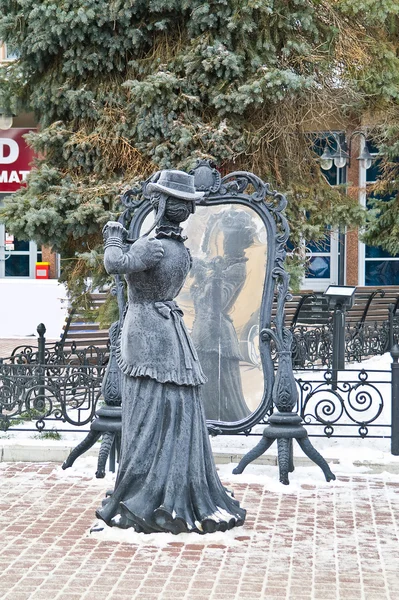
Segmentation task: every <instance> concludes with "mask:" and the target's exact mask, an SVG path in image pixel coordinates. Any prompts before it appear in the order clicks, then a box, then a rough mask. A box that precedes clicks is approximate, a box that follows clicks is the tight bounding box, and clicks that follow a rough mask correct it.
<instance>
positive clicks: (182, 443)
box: [97, 375, 245, 534]
mask: <svg viewBox="0 0 399 600" xmlns="http://www.w3.org/2000/svg"><path fill="white" fill-rule="evenodd" d="M97 516H98V517H99V518H101V519H103V520H104V521H105V522H106V523H108V524H109V525H113V526H118V527H123V528H127V527H133V528H134V529H135V530H136V531H138V532H144V533H154V532H162V531H166V532H172V533H175V534H177V533H181V532H197V533H210V532H214V531H225V530H227V529H231V528H232V527H235V526H239V525H242V524H243V523H244V520H245V510H244V509H243V508H241V507H240V506H239V503H238V501H237V500H235V499H234V498H233V497H232V496H231V495H230V493H229V492H227V490H226V489H225V488H224V487H223V485H222V483H221V481H220V479H219V477H218V474H217V472H216V467H215V463H214V461H213V456H212V450H211V446H210V442H209V437H208V432H207V428H206V422H205V417H204V413H203V409H202V404H201V395H200V387H199V386H186V385H177V384H174V383H160V382H158V381H155V380H154V379H149V378H143V377H128V376H126V375H125V376H123V399H122V442H121V455H120V463H119V470H118V475H117V479H116V484H115V489H114V491H113V493H112V494H111V495H110V496H109V497H108V498H106V499H105V500H104V501H103V507H102V508H101V509H99V510H98V511H97Z"/></svg>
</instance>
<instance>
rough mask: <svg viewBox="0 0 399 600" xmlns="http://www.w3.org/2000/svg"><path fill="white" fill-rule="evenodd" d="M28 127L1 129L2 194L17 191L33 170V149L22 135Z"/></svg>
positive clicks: (0, 167) (0, 189)
mask: <svg viewBox="0 0 399 600" xmlns="http://www.w3.org/2000/svg"><path fill="white" fill-rule="evenodd" d="M29 131H32V129H31V128H28V129H16V128H13V129H5V130H3V129H0V194H1V193H3V192H16V191H17V190H18V189H19V188H20V187H21V185H24V182H25V181H26V177H27V176H28V173H29V172H30V170H31V166H30V165H31V162H32V160H33V156H34V155H33V151H32V150H31V149H30V148H29V147H28V145H27V143H26V141H25V140H24V138H23V137H22V136H23V135H25V133H29Z"/></svg>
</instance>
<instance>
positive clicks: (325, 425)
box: [296, 369, 392, 438]
mask: <svg viewBox="0 0 399 600" xmlns="http://www.w3.org/2000/svg"><path fill="white" fill-rule="evenodd" d="M296 381H297V386H298V391H299V400H298V413H299V414H300V415H301V417H302V419H303V421H304V422H305V424H306V427H307V429H308V430H309V435H311V434H313V435H316V436H327V437H333V436H334V437H361V438H366V437H368V438H385V437H390V431H389V430H390V428H391V424H392V419H391V385H392V382H391V371H377V370H375V371H374V370H370V371H366V370H364V369H361V370H348V371H344V372H343V371H340V380H339V382H338V383H337V384H334V382H333V373H332V371H331V370H324V371H321V370H320V371H316V370H314V371H312V372H307V373H304V374H303V375H302V376H301V375H300V376H297V377H296Z"/></svg>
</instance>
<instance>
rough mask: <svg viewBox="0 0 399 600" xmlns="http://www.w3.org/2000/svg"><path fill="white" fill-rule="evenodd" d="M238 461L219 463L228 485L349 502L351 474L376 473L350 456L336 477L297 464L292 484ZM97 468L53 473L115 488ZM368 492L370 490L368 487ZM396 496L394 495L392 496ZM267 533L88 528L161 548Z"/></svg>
mask: <svg viewBox="0 0 399 600" xmlns="http://www.w3.org/2000/svg"><path fill="white" fill-rule="evenodd" d="M235 466H236V464H232V463H230V464H223V465H218V466H217V469H218V472H219V476H220V478H221V480H222V481H223V483H224V484H225V485H226V486H227V488H228V489H230V490H233V491H234V487H235V486H236V485H240V486H241V487H242V486H243V485H244V484H251V485H260V486H262V487H263V488H264V490H265V491H267V492H268V493H270V494H273V495H277V496H278V497H280V498H282V497H283V496H284V495H287V494H288V495H301V496H306V497H307V496H308V495H309V494H310V495H311V494H314V492H315V490H316V491H317V494H318V496H320V495H323V494H330V492H331V491H334V493H335V494H339V498H340V502H342V503H343V504H345V502H347V504H348V506H349V505H350V504H351V502H352V501H353V497H352V496H353V482H352V481H351V476H353V475H355V476H356V475H361V476H362V477H366V478H368V477H370V478H373V477H375V476H376V475H375V474H370V473H368V469H367V467H365V466H363V467H356V466H354V465H353V463H351V461H350V459H348V460H346V461H344V462H342V463H341V464H339V465H338V464H337V465H332V467H333V471H334V473H335V475H336V477H337V479H336V481H331V482H328V483H327V482H326V481H325V479H324V476H323V473H322V471H321V470H320V469H319V468H318V467H317V466H306V467H296V468H295V471H294V472H293V473H291V474H290V485H288V486H285V485H282V484H281V483H280V482H279V480H278V468H277V467H276V466H272V465H253V464H252V465H249V466H248V467H247V468H246V470H245V471H244V473H242V474H241V475H234V474H233V473H232V469H233V468H234V467H235ZM95 469H96V461H95V459H94V458H88V459H82V460H81V461H80V462H79V461H78V462H77V463H75V465H74V466H73V467H72V468H71V469H68V470H66V471H62V469H61V467H56V468H55V469H54V471H53V472H52V477H53V478H55V480H56V481H59V482H70V483H71V484H73V483H75V482H78V481H82V480H84V483H85V485H88V486H93V487H95V488H96V489H98V487H102V489H104V490H106V489H108V488H112V486H113V483H114V480H115V476H114V475H113V474H110V473H108V474H107V475H106V478H105V479H104V480H103V479H100V480H98V479H95V477H94V472H95ZM23 476H25V477H32V476H34V474H32V473H26V474H24V475H23ZM378 478H379V479H383V480H384V481H390V482H399V474H392V473H386V472H382V473H380V474H378ZM359 493H360V492H357V494H358V497H357V500H358V501H360V500H361V498H360V496H359ZM365 493H366V491H365ZM384 494H388V495H390V499H391V500H392V501H397V491H396V490H395V489H391V490H387V489H385V491H384ZM391 496H392V497H391ZM265 535H266V534H262V533H259V532H257V531H256V530H255V529H253V528H251V527H247V525H246V524H244V526H243V527H239V528H236V529H233V530H231V531H228V532H225V533H223V532H218V533H213V534H206V535H200V534H196V533H190V534H179V536H178V537H177V536H174V535H172V534H168V533H159V534H158V533H157V534H150V535H147V534H142V533H136V532H135V531H133V530H131V529H128V530H123V529H118V528H116V527H108V526H107V525H105V524H104V523H103V522H102V521H94V522H93V523H92V525H91V527H90V529H88V530H87V532H86V536H87V537H92V538H94V539H98V540H101V541H117V542H125V543H129V544H135V545H138V546H156V547H159V548H162V547H165V546H167V545H168V544H170V543H177V542H178V543H182V544H184V543H189V544H200V545H202V546H204V545H205V546H206V545H208V544H223V546H239V545H240V544H241V543H242V541H243V540H248V539H251V540H252V541H254V542H256V543H261V542H262V539H263V538H262V536H263V537H264V536H265Z"/></svg>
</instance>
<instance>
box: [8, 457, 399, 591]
mask: <svg viewBox="0 0 399 600" xmlns="http://www.w3.org/2000/svg"><path fill="white" fill-rule="evenodd" d="M270 468H271V467H270ZM58 469H59V466H57V465H55V464H26V463H13V464H11V463H9V464H5V463H3V464H2V465H0V482H1V499H0V503H1V506H0V541H1V543H0V598H2V599H4V600H27V599H32V600H110V599H115V600H163V599H165V600H167V599H172V598H173V599H174V600H204V599H206V600H238V599H246V600H258V599H267V600H281V599H282V598H284V599H286V600H287V599H288V600H297V599H298V600H302V599H309V600H329V599H337V600H340V599H342V600H385V599H386V600H397V598H398V595H399V477H398V476H393V475H390V476H389V475H370V476H359V475H356V476H352V477H338V479H337V481H336V482H335V483H332V484H326V483H322V482H321V479H320V477H321V476H320V473H319V471H318V470H316V469H314V474H315V475H314V481H317V485H302V486H300V485H297V486H296V487H295V486H293V487H292V491H291V490H289V489H287V488H284V490H282V491H279V489H280V488H279V487H278V485H277V484H276V485H275V486H273V487H272V489H270V490H268V489H266V488H265V487H264V486H263V485H259V484H248V483H242V482H241V483H238V484H233V485H232V484H231V482H229V483H228V485H229V487H231V486H232V487H233V488H234V490H235V492H236V496H237V497H238V498H239V500H240V501H241V502H242V504H243V505H244V506H245V508H247V510H248V519H247V522H246V525H245V526H244V527H243V528H241V529H240V530H237V533H234V536H235V537H232V534H233V531H232V532H228V534H225V535H226V542H225V543H224V542H220V538H218V541H217V542H216V543H211V542H209V541H208V540H209V538H210V536H206V538H207V539H206V540H205V538H202V537H200V536H195V537H196V539H195V543H194V541H193V543H182V542H180V541H179V537H178V536H177V537H176V541H175V542H173V543H171V544H168V545H166V546H164V547H158V546H159V545H157V546H155V545H151V544H149V545H131V544H127V543H121V542H112V541H101V540H99V539H98V537H97V538H93V536H91V537H90V535H89V534H88V529H89V527H90V526H91V525H92V524H93V522H94V520H95V519H94V510H95V509H96V507H98V506H99V504H100V501H101V499H102V497H103V495H104V492H105V490H106V489H107V487H108V486H109V483H107V482H105V481H104V480H100V481H99V480H95V479H89V478H88V477H84V475H82V476H77V475H76V474H75V475H74V476H73V477H72V476H71V477H69V478H68V477H61V476H60V474H59V471H58ZM274 472H275V474H276V478H277V471H274ZM294 476H295V474H294V475H293V476H292V480H294ZM160 535H164V534H160ZM191 535H193V534H191ZM218 535H219V534H218ZM187 537H190V536H187ZM203 540H204V541H203Z"/></svg>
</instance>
